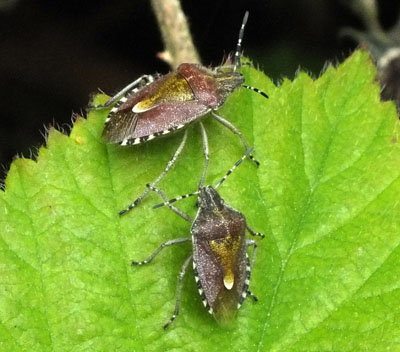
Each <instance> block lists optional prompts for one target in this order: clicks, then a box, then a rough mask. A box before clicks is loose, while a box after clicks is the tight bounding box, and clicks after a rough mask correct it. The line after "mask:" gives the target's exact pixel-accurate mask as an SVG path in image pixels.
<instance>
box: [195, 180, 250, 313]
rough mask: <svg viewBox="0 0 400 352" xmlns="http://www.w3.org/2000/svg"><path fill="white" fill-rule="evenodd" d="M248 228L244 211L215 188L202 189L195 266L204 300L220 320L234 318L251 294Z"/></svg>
mask: <svg viewBox="0 0 400 352" xmlns="http://www.w3.org/2000/svg"><path fill="white" fill-rule="evenodd" d="M246 227H247V225H246V219H245V217H244V216H243V214H241V213H240V212H238V211H237V210H235V209H234V208H232V207H230V206H229V205H227V204H225V203H224V201H223V200H222V198H221V197H220V195H219V194H218V192H217V191H216V190H215V189H214V188H213V187H211V186H207V187H204V188H202V189H201V190H200V194H199V210H198V212H197V215H196V218H195V220H194V221H193V224H192V227H191V233H192V238H193V267H194V269H195V275H196V276H197V277H198V287H199V291H200V295H203V296H204V298H203V302H206V308H207V309H208V311H209V312H210V313H212V314H213V315H214V316H215V317H216V319H217V320H218V321H229V320H231V318H232V317H233V316H234V315H235V313H236V310H237V308H238V307H240V305H241V304H242V302H243V301H244V299H245V298H246V295H247V291H248V284H249V280H250V263H249V259H248V256H247V253H246V247H247V246H246V237H245V232H246Z"/></svg>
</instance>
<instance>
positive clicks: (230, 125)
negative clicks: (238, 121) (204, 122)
mask: <svg viewBox="0 0 400 352" xmlns="http://www.w3.org/2000/svg"><path fill="white" fill-rule="evenodd" d="M211 114H212V116H213V117H214V118H215V119H216V120H217V121H218V122H220V123H221V124H223V125H224V126H225V127H227V128H228V129H230V130H231V131H232V132H233V133H234V134H236V135H238V136H239V138H240V140H241V141H242V143H243V145H244V147H245V148H246V152H247V151H248V150H249V149H250V146H249V143H247V141H246V138H244V136H243V134H242V133H241V132H240V131H239V130H238V129H237V128H236V127H235V126H233V125H232V124H231V123H230V122H229V121H228V120H226V119H224V118H223V117H222V116H219V115H217V114H216V113H215V112H214V111H212V110H211ZM249 158H250V159H251V160H253V161H254V163H255V164H256V165H257V166H260V162H259V161H258V160H257V159H255V158H254V156H253V154H249Z"/></svg>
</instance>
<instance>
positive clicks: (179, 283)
mask: <svg viewBox="0 0 400 352" xmlns="http://www.w3.org/2000/svg"><path fill="white" fill-rule="evenodd" d="M192 259H193V255H191V256H190V257H189V258H188V259H186V261H185V263H184V264H183V265H182V269H181V272H180V273H179V278H178V287H177V289H176V302H175V311H174V314H172V317H171V318H170V319H169V321H168V322H167V323H166V324H165V325H164V329H166V328H167V327H168V326H169V325H170V324H171V323H172V322H173V321H174V320H175V318H176V317H177V316H178V314H179V303H180V301H181V293H182V280H183V277H184V276H185V274H186V270H187V267H188V265H189V263H190V262H191V261H192Z"/></svg>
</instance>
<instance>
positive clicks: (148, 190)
mask: <svg viewBox="0 0 400 352" xmlns="http://www.w3.org/2000/svg"><path fill="white" fill-rule="evenodd" d="M186 139H187V129H186V130H185V131H184V133H183V138H182V141H181V143H180V144H179V147H178V149H177V150H176V151H175V154H174V155H173V157H172V158H171V160H170V161H169V162H168V164H167V166H166V167H165V169H164V170H163V172H162V173H161V174H160V175H159V176H158V177H157V178H156V179H155V180H154V181H153V182H152V183H151V184H150V187H154V186H156V185H157V183H158V182H160V180H161V179H162V178H163V177H164V176H165V175H166V174H167V173H168V172H169V170H171V168H172V167H173V166H174V164H175V162H176V160H177V159H178V157H179V155H180V154H181V152H182V149H183V147H184V146H185V143H186ZM150 187H147V188H146V190H145V191H144V192H143V193H142V194H141V195H140V196H139V197H138V198H136V199H135V200H134V201H133V202H132V203H131V204H130V205H129V206H128V207H127V208H125V209H123V210H121V211H120V212H119V215H123V214H125V213H127V212H128V211H130V210H132V209H133V208H135V207H136V206H137V205H138V204H139V203H140V202H141V201H142V199H143V198H144V197H146V196H147V195H148V194H149V193H150V191H151V188H150Z"/></svg>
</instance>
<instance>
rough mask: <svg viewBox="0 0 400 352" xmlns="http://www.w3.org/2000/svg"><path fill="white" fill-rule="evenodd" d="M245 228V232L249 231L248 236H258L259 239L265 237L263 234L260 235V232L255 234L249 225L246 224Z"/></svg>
mask: <svg viewBox="0 0 400 352" xmlns="http://www.w3.org/2000/svg"><path fill="white" fill-rule="evenodd" d="M246 228H247V231H249V232H250V235H252V236H259V237H261V238H262V239H263V238H264V237H265V235H264V234H263V233H260V232H255V231H254V230H253V229H252V228H251V227H250V226H249V225H247V224H246Z"/></svg>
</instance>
